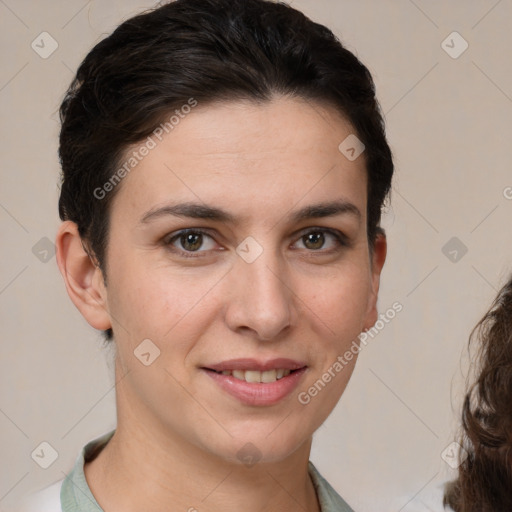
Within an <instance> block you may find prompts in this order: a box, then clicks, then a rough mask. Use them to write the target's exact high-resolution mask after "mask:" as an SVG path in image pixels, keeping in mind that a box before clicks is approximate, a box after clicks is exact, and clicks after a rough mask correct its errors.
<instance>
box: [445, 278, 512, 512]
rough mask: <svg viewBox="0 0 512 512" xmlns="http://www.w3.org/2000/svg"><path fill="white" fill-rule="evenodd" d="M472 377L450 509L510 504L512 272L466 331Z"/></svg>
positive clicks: (481, 510)
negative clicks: (474, 354) (472, 357)
mask: <svg viewBox="0 0 512 512" xmlns="http://www.w3.org/2000/svg"><path fill="white" fill-rule="evenodd" d="M475 341H477V342H478V343H479V344H478V347H477V348H478V353H477V356H478V357H477V360H476V361H475V362H474V364H475V366H476V380H475V382H474V383H473V384H472V385H471V387H470V388H469V390H468V392H467V394H466V396H465V398H464V404H463V410H462V435H461V440H460V444H461V446H462V447H463V448H464V450H465V452H464V451H463V450H461V455H460V458H459V462H460V463H461V464H460V466H459V474H458V478H457V479H456V480H455V481H453V482H450V483H449V484H448V485H447V486H446V489H445V495H444V500H443V504H444V505H449V506H450V507H451V508H452V509H453V510H455V511H456V512H501V511H503V512H504V511H509V510H512V276H511V277H510V279H509V281H508V282H507V283H506V284H505V285H504V286H503V288H502V289H501V290H500V292H499V293H498V295H497V297H496V298H495V300H494V302H493V304H492V306H491V308H490V309H489V311H488V312H487V313H486V314H485V315H484V317H483V318H482V319H481V320H480V321H479V322H478V324H477V325H476V326H475V328H474V329H473V331H472V333H471V336H470V347H471V345H472V343H473V342H475Z"/></svg>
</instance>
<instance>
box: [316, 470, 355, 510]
mask: <svg viewBox="0 0 512 512" xmlns="http://www.w3.org/2000/svg"><path fill="white" fill-rule="evenodd" d="M309 474H310V476H311V480H312V481H313V485H314V486H315V490H316V493H317V496H318V502H319V503H320V510H321V512H354V511H353V510H352V509H351V508H350V507H349V505H348V503H347V502H346V501H345V500H344V499H343V498H342V497H341V496H340V495H339V494H338V493H337V492H336V491H335V490H334V488H333V487H332V486H331V484H329V482H328V481H327V480H326V479H325V478H324V477H323V476H322V475H321V474H320V473H319V472H318V469H316V467H315V466H314V464H313V463H312V462H311V461H309Z"/></svg>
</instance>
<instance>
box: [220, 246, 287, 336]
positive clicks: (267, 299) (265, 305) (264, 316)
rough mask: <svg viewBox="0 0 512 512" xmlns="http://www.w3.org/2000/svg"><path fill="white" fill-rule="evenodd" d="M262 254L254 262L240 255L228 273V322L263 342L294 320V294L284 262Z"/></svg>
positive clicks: (279, 333) (268, 254)
mask: <svg viewBox="0 0 512 512" xmlns="http://www.w3.org/2000/svg"><path fill="white" fill-rule="evenodd" d="M270 252H271V251H263V253H262V254H261V255H260V256H259V257H258V258H257V259H256V260H255V261H253V262H252V263H248V262H246V261H244V260H243V259H242V258H237V261H236V263H235V266H234V268H233V269H232V271H231V272H230V273H229V276H230V279H229V284H228V286H229V293H228V295H229V297H230V299H229V301H228V305H227V311H226V322H227V324H228V326H229V328H230V329H231V330H233V331H234V332H238V333H243V332H244V331H249V332H251V333H252V334H253V335H254V337H256V338H257V339H259V340H262V341H272V340H276V339H277V338H279V337H280V336H282V335H283V333H284V332H285V331H286V330H287V329H289V328H290V327H291V326H292V325H293V324H294V322H295V319H296V314H295V311H296V309H295V296H294V293H293V290H292V286H291V283H290V282H289V279H288V278H287V275H288V274H287V271H286V267H285V264H284V263H283V262H282V261H280V260H279V258H278V257H274V256H273V255H271V254H270Z"/></svg>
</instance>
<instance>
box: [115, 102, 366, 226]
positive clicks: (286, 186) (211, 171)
mask: <svg viewBox="0 0 512 512" xmlns="http://www.w3.org/2000/svg"><path fill="white" fill-rule="evenodd" d="M176 119H178V118H176ZM161 132H162V130H160V131H159V132H157V135H155V132H154V133H153V134H152V135H151V136H150V137H149V138H148V139H147V140H146V141H143V142H142V143H141V144H138V145H135V146H133V147H131V148H129V149H128V150H127V151H126V154H125V157H124V160H125V161H127V159H129V158H130V157H132V158H133V154H134V152H137V153H138V154H139V155H138V158H139V159H140V160H139V159H138V160H137V163H136V165H135V166H134V167H133V169H132V170H130V172H129V173H128V174H127V175H126V177H125V178H124V179H123V180H122V182H121V183H120V190H118V191H117V195H116V198H115V201H114V203H115V204H118V206H117V207H116V209H117V208H122V209H123V211H124V214H125V215H128V216H134V215H140V213H141V212H142V211H143V210H144V211H147V210H148V209H149V208H151V207H154V206H155V205H158V204H165V203H166V202H169V201H170V200H173V199H179V200H188V201H191V200H193V201H195V202H201V201H204V202H207V203H209V204H219V205H220V204H222V205H224V206H226V205H229V206H231V207H232V208H233V209H234V210H237V211H238V213H239V214H240V215H242V214H245V216H246V218H248V217H250V216H251V215H253V213H254V211H253V210H254V209H256V210H257V209H258V208H259V209H260V210H259V211H260V216H261V215H262V214H263V213H264V212H265V211H266V209H267V208H272V209H276V208H277V209H279V210H283V209H285V208H288V209H289V208H291V207H292V206H293V204H297V203H299V202H301V203H302V206H305V205H307V203H308V202H311V203H315V202H319V201H325V200H333V199H338V198H339V197H345V198H346V199H347V200H350V202H353V203H356V205H357V206H358V208H359V209H360V210H361V212H364V211H365V205H366V199H367V198H366V180H367V176H366V168H365V161H364V154H363V155H361V156H360V157H358V158H357V159H355V160H350V159H348V158H347V157H346V156H345V155H344V154H343V152H341V151H340V149H339V146H340V144H341V143H342V142H343V141H344V140H346V139H347V137H350V136H352V137H353V136H354V129H353V127H352V126H351V124H350V123H349V122H348V121H347V120H346V119H345V118H344V117H342V116H341V115H340V114H339V113H338V112H337V111H336V110H335V109H334V108H332V107H331V108H329V107H327V106H325V105H324V106H323V105H321V104H319V103H316V102H312V101H306V100H303V99H297V98H289V97H278V98H274V99H273V100H272V101H268V102H264V103H255V102H249V101H236V102H222V103H213V104H208V105H201V104H198V105H197V106H196V107H195V108H194V109H193V110H191V112H190V113H188V114H187V115H182V116H181V117H180V118H179V121H178V122H177V123H176V124H174V125H173V127H172V129H171V130H168V133H166V132H164V133H163V134H162V133H161ZM143 146H147V147H151V149H150V150H149V151H141V150H142V148H143ZM142 152H144V154H145V156H143V157H142V158H141V157H140V154H141V153H142ZM112 213H113V215H114V212H112Z"/></svg>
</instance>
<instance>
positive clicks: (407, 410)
mask: <svg viewBox="0 0 512 512" xmlns="http://www.w3.org/2000/svg"><path fill="white" fill-rule="evenodd" d="M291 3H292V4H293V5H294V6H295V7H297V8H299V9H301V10H303V11H304V12H305V13H306V14H307V15H309V16H310V17H312V18H313V19H315V20H316V21H319V22H321V23H324V24H327V25H328V26H329V27H331V28H332V29H333V30H334V31H335V32H336V33H337V34H338V36H339V37H340V38H341V40H342V41H343V42H344V43H345V44H346V45H347V46H348V47H349V49H351V50H352V51H354V52H356V54H357V55H358V56H359V57H360V58H361V60H362V61H363V62H364V63H365V64H366V65H367V66H368V67H369V69H370V71H371V72H372V73H373V76H374V78H375V81H376V83H377V89H378V96H379V98H380V101H381V104H382V108H383V110H384V112H385V113H386V121H387V130H388V136H389V141H390V144H391V146H392V149H393V151H394V154H395V162H396V168H397V174H396V180H395V183H394V190H393V195H392V207H391V208H390V209H389V211H388V213H387V214H386V216H385V220H384V226H385V227H386V229H387V232H388V237H389V257H388V262H387V264H386V267H385V269H384V276H383V282H382V291H381V296H380V307H381V311H382V312H384V311H385V310H386V309H387V308H389V307H390V306H391V304H392V303H393V302H395V301H399V302H400V303H401V304H402V305H403V311H402V312H401V313H399V314H398V315H397V316H396V318H395V319H394V320H393V321H392V322H391V323H389V324H388V325H386V327H385V329H383V330H382V331H381V332H380V334H379V335H378V336H377V337H376V338H375V339H373V340H372V341H371V342H370V343H369V344H368V346H367V347H366V348H365V349H364V350H363V351H362V353H361V357H360V359H359V362H358V365H357V368H356V371H355V374H354V376H353V378H352V380H351V382H350V384H349V386H348V388H347V390H346V393H345V395H344V396H343V398H342V400H341V402H340V403H339V405H338V407H337V408H336V409H335V411H334V412H333V414H332V415H331V416H330V417H329V419H328V421H327V422H326V423H325V424H324V426H323V427H322V428H321V429H320V430H319V431H318V432H317V434H316V436H315V442H314V449H313V453H312V456H311V458H312V460H313V462H315V464H316V465H317V467H318V468H319V470H320V471H321V472H322V473H323V475H324V476H325V477H326V478H327V480H329V481H330V483H331V484H332V485H333V486H334V487H335V488H336V490H337V491H338V492H339V493H340V494H341V495H342V496H344V498H345V499H346V500H347V501H348V502H349V503H350V504H351V505H352V506H353V507H354V508H355V509H356V510H358V511H368V512H370V511H372V512H374V511H376V510H379V511H387V510H389V511H391V510H393V511H402V512H410V511H412V510H425V511H428V510H434V508H432V507H431V506H430V505H428V506H427V505H425V504H423V503H427V501H428V496H429V494H430V493H431V492H432V490H433V489H434V488H435V485H436V484H437V483H438V482H441V481H442V480H443V479H446V478H448V477H450V476H453V473H450V472H449V469H450V468H449V467H448V465H447V464H446V463H445V462H444V461H443V460H442V459H441V453H442V452H443V450H444V449H445V448H446V446H447V445H448V444H449V443H450V442H451V441H452V439H453V436H454V433H455V428H456V424H457V419H458V407H459V403H460V397H461V389H462V387H461V386H462V385H463V383H464V378H463V376H464V373H465V368H466V365H467V357H466V356H465V347H466V342H467V336H468V333H469V331H470V329H471V327H472V326H473V325H474V324H475V323H476V321H477V320H478V319H479V318H480V316H481V315H482V314H483V312H484V311H485V309H486V308H487V306H488V305H489V303H490V301H491V299H492V298H493V297H494V295H495V292H496V290H497V289H498V287H499V286H500V284H501V283H502V282H503V281H504V279H505V278H506V276H507V274H508V272H510V271H511V270H512V229H510V226H511V222H510V220H511V219H512V188H507V187H512V171H511V166H510V151H511V146H512V144H511V135H512V128H511V120H512V69H511V67H512V59H511V49H512V33H511V32H512V31H511V26H510V20H511V19H512V3H511V2H510V1H506V0H502V1H496V0H485V1H484V0H480V1H469V0H457V1H451V2H446V1H441V0H437V1H426V0H415V1H414V2H413V1H412V0H386V1H382V0H379V1H377V0H375V1H369V0H365V1H361V0H359V1H356V0H294V1H293V2H291ZM150 6H151V2H150V1H143V0H139V1H137V0H130V1H123V2H121V1H119V0H118V1H90V2H86V1H84V0H69V1H66V2H64V1H62V2H58V1H56V0H47V1H45V2H36V1H27V0H16V1H15V0H0V20H1V21H0V23H1V31H0V39H1V46H0V47H1V48H2V50H1V52H2V66H1V70H0V109H1V113H2V116H1V139H0V140H1V145H2V148H1V149H2V151H1V155H2V161H1V183H2V186H1V189H0V229H1V231H0V233H1V246H2V264H1V267H0V315H1V322H0V329H1V335H2V345H1V348H2V354H1V363H0V364H1V368H0V376H1V377H0V379H1V388H0V389H1V394H0V432H1V440H2V442H1V447H0V460H1V461H2V464H1V465H0V467H1V469H0V510H1V511H8V510H11V508H12V505H13V503H14V502H15V501H16V500H17V499H18V498H19V496H21V495H24V494H25V493H27V492H28V491H29V490H33V489H37V488H40V487H42V486H44V485H46V484H49V483H51V482H53V481H55V480H57V479H60V478H62V477H63V476H64V472H67V471H69V469H70V467H71V465H72V463H73V462H74V460H75V458H76V456H77V454H78V451H79V449H80V448H81V447H82V446H83V444H85V443H86V442H87V441H89V440H90V439H92V438H93V437H96V436H97V435H99V434H101V433H103V432H105V431H106V430H108V429H110V428H112V427H113V426H114V419H115V417H114V392H113V383H112V377H111V373H112V372H111V369H110V368H109V366H108V364H107V361H108V354H107V353H106V351H105V350H104V349H102V348H101V338H100V336H99V334H98V333H96V332H95V331H94V330H93V329H92V328H90V327H89V326H88V325H87V324H86V322H85V321H84V320H83V319H82V317H81V316H80V315H79V313H78V311H77V310H75V308H74V306H73V305H72V303H71V302H70V301H69V299H68V297H67V294H66V292H65V289H64V285H63V282H62V280H61V277H60V274H59V273H58V270H57V266H56V262H55V258H54V257H52V258H51V259H50V260H49V261H48V262H47V263H43V262H41V261H40V260H39V259H38V257H36V256H35V255H34V254H33V252H32V248H33V247H34V245H35V244H36V243H38V242H39V241H40V240H41V239H42V238H44V237H47V238H49V239H50V240H53V239H54V236H55V232H56V229H57V226H58V224H59V219H58V215H57V198H58V193H57V186H56V183H57V180H58V172H59V166H58V161H57V157H56V153H57V134H58V129H59V125H58V115H57V109H58V106H59V104H60V101H61V99H62V95H63V93H64V91H65V88H66V87H67V85H68V84H69V82H70V80H71V79H72V77H73V73H74V71H75V70H76V68H77V66H78V64H79V63H80V61H81V60H82V58H83V57H84V56H85V54H86V52H87V51H88V50H89V49H90V48H91V47H92V45H93V44H94V43H95V42H96V41H97V40H98V39H100V38H101V37H103V36H104V35H106V34H107V33H109V32H110V31H111V30H112V29H113V28H114V27H115V26H116V25H117V24H118V23H119V22H120V21H121V20H123V19H126V18H127V17H129V16H130V15H132V14H134V13H136V12H138V11H140V10H142V9H143V8H145V7H150ZM43 31H46V32H48V33H50V34H51V36H52V37H53V38H54V39H55V40H56V41H57V42H58V49H57V50H56V51H55V52H54V53H53V54H52V55H51V56H50V57H49V58H47V59H43V58H41V57H40V56H39V55H38V54H37V53H36V52H35V51H33V50H32V48H31V42H32V41H33V40H34V39H35V38H36V37H37V36H38V35H39V34H40V33H41V32H43ZM453 31H457V32H459V33H460V34H461V36H462V37H463V38H464V39H465V40H466V41H467V42H468V43H469V47H468V49H467V50H466V51H465V52H464V53H463V54H462V55H460V56H459V57H458V58H456V59H454V58H452V57H450V56H449V55H448V54H447V53H446V52H445V50H444V49H443V48H442V46H441V43H442V41H443V40H444V39H445V38H446V37H447V36H448V35H449V34H450V33H451V32H453ZM448 41H450V39H449V40H448ZM448 44H450V45H452V46H454V48H453V49H452V51H455V50H458V49H459V48H461V46H460V41H459V42H457V40H454V42H453V44H452V43H451V42H449V43H448ZM506 196H508V199H507V197H506ZM452 237H457V238H458V239H459V240H460V241H461V243H463V244H464V245H465V246H466V247H467V249H468V251H467V254H465V255H464V256H463V257H462V258H461V259H460V260H459V261H458V262H453V261H450V260H449V259H448V258H447V257H446V256H445V254H444V253H443V252H442V248H443V246H444V245H445V244H446V243H447V242H448V240H450V239H451V238H452ZM39 243H44V242H39ZM38 247H39V246H38ZM49 256H51V253H50V254H49ZM459 256H460V253H459ZM42 441H47V442H49V443H50V444H51V445H52V446H53V447H54V448H55V449H56V450H57V452H58V454H59V456H58V459H57V460H56V461H55V463H54V464H53V465H52V466H50V467H49V468H48V469H46V470H44V469H41V468H40V467H39V466H38V465H36V463H35V462H34V461H33V460H32V459H31V456H30V454H31V452H32V451H33V450H34V449H35V448H36V446H38V445H39V443H41V442H42ZM413 497H414V500H413V501H414V503H413V502H412V501H411V502H410V503H407V501H408V500H409V499H410V498H413Z"/></svg>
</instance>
